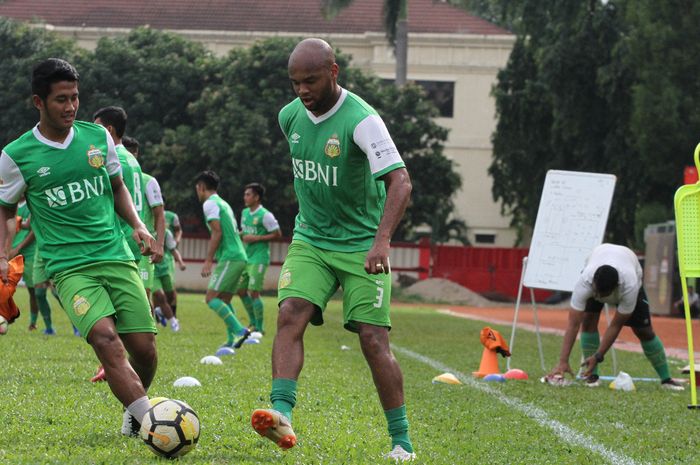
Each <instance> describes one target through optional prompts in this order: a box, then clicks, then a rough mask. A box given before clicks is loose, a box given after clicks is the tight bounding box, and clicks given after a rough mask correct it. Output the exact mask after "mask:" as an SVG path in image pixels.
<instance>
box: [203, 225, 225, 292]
mask: <svg viewBox="0 0 700 465" xmlns="http://www.w3.org/2000/svg"><path fill="white" fill-rule="evenodd" d="M209 227H210V228H211V237H210V238H209V247H208V248H207V258H206V260H204V266H203V267H202V277H203V278H208V277H209V276H210V275H211V269H212V268H213V266H214V256H215V255H216V250H217V249H218V248H219V244H220V243H221V236H222V232H221V222H219V220H211V221H209Z"/></svg>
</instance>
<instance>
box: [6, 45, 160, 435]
mask: <svg viewBox="0 0 700 465" xmlns="http://www.w3.org/2000/svg"><path fill="white" fill-rule="evenodd" d="M78 80H79V76H78V73H77V71H76V70H75V68H74V67H73V66H72V65H71V64H70V63H68V62H66V61H64V60H60V59H56V58H50V59H47V60H44V61H42V62H41V63H39V64H38V65H37V66H36V67H35V68H34V69H33V71H32V102H33V104H34V106H35V107H36V108H37V110H38V111H39V123H38V124H37V125H36V126H35V127H34V128H32V129H31V130H29V131H27V132H26V133H24V134H23V135H22V136H20V137H19V138H18V139H16V140H15V141H13V142H11V143H10V144H8V145H7V146H6V147H5V148H4V149H3V151H2V155H0V179H2V180H3V182H2V184H0V221H2V222H5V223H6V222H7V220H8V219H10V218H13V217H14V215H15V210H16V205H17V202H18V201H19V199H20V198H21V196H22V194H24V195H25V197H26V199H27V205H28V206H29V210H30V211H31V213H32V225H33V231H34V234H35V236H36V241H37V247H38V252H39V253H40V254H41V256H42V258H44V260H46V269H47V271H48V272H49V274H50V275H51V276H52V278H53V279H54V281H55V283H56V287H57V289H58V292H59V294H60V296H61V301H62V302H64V303H65V311H66V314H67V315H68V318H69V319H70V320H71V322H72V323H73V324H74V325H75V326H76V327H77V328H78V329H79V330H80V332H81V334H83V336H84V337H85V339H86V341H87V342H88V343H89V344H90V345H91V346H92V348H93V350H94V351H95V354H96V355H97V357H98V359H99V360H100V361H101V362H102V364H103V366H104V368H105V371H106V372H107V380H108V382H109V386H110V388H111V390H112V392H113V394H114V395H115V397H116V398H117V399H119V401H120V402H121V403H122V404H123V405H124V407H125V408H126V410H125V412H124V415H123V420H124V421H123V424H122V433H124V434H128V435H136V434H138V429H139V427H140V425H139V422H140V421H141V419H142V418H143V416H144V415H145V413H146V412H147V411H148V410H149V409H150V403H149V401H148V396H147V395H146V391H147V390H148V387H149V386H150V384H151V381H152V380H153V377H154V375H155V372H156V366H157V352H156V344H155V336H154V333H155V332H156V328H155V323H154V321H153V318H152V316H151V314H150V308H149V304H148V298H147V297H146V292H145V290H144V288H143V285H142V283H141V280H140V279H139V276H138V273H137V269H136V266H135V265H134V256H133V254H132V253H131V251H130V250H129V248H128V247H127V246H126V241H125V239H124V234H123V232H122V230H121V227H120V225H119V223H118V221H117V217H116V215H115V212H116V213H117V214H118V215H119V216H120V217H122V218H124V219H125V220H126V221H127V223H128V224H129V226H131V228H132V229H133V233H132V237H133V239H134V240H135V241H136V243H139V244H141V252H142V253H144V254H148V253H150V249H151V248H152V247H154V246H155V240H154V239H153V237H152V236H151V235H150V234H149V232H148V230H147V229H146V227H145V226H144V225H143V223H142V222H141V220H140V219H139V217H138V214H137V212H136V210H135V208H134V205H133V202H132V200H131V196H130V195H129V191H128V190H127V189H126V187H125V186H124V182H123V181H122V177H121V166H120V164H119V159H118V156H117V153H116V149H115V146H114V142H113V140H112V137H111V136H110V135H109V133H108V132H107V131H106V130H105V128H104V127H102V126H99V125H96V124H93V123H87V122H83V121H76V120H75V118H76V114H77V111H78V107H79V97H78ZM37 173H43V176H40V175H37ZM6 235H7V231H6V228H0V243H3V244H4V243H5V241H6V237H5V236H6ZM7 273H8V263H7V256H3V255H0V277H1V278H2V280H3V281H5V282H7ZM127 353H128V355H129V358H127V356H126V354H127Z"/></svg>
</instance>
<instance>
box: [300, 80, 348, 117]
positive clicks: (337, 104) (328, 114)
mask: <svg viewBox="0 0 700 465" xmlns="http://www.w3.org/2000/svg"><path fill="white" fill-rule="evenodd" d="M347 96H348V91H347V90H345V89H343V88H342V87H341V88H340V97H338V101H337V102H335V105H333V108H331V109H330V110H328V111H327V112H325V113H324V114H322V115H321V116H314V114H313V113H311V112H310V111H309V110H306V114H307V115H308V117H309V119H310V120H311V122H312V123H314V124H321V123H323V122H324V121H326V120H327V119H328V118H330V117H331V116H333V115H335V114H336V113H337V112H338V110H339V109H340V106H341V105H342V104H343V102H344V101H345V97H347Z"/></svg>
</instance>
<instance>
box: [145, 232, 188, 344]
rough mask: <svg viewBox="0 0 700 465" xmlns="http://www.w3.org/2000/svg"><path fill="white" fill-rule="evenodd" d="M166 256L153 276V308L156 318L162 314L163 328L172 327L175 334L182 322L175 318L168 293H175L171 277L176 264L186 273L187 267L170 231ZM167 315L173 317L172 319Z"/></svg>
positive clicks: (166, 242) (157, 265)
mask: <svg viewBox="0 0 700 465" xmlns="http://www.w3.org/2000/svg"><path fill="white" fill-rule="evenodd" d="M164 246H165V247H164V249H165V255H164V256H163V260H161V261H160V263H156V265H155V270H154V274H153V289H152V294H153V306H154V307H155V311H156V317H157V316H158V314H159V313H160V314H161V315H162V318H163V323H162V324H163V326H167V325H168V324H169V325H170V329H172V330H173V331H174V332H178V331H180V322H179V321H178V319H177V318H176V317H175V315H174V312H173V310H172V308H171V307H170V304H169V303H168V298H167V293H168V292H172V291H173V281H172V279H171V276H172V275H173V274H174V268H175V262H177V264H178V266H179V267H180V270H181V271H185V270H186V269H187V267H186V266H185V262H183V261H182V256H181V255H180V252H179V251H178V250H177V243H176V242H175V237H174V236H173V233H171V232H170V230H169V229H166V230H165V244H164ZM167 315H171V316H170V318H168V317H167Z"/></svg>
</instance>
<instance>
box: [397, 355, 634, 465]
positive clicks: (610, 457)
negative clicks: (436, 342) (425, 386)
mask: <svg viewBox="0 0 700 465" xmlns="http://www.w3.org/2000/svg"><path fill="white" fill-rule="evenodd" d="M391 348H392V349H393V350H395V351H396V352H399V353H401V354H403V355H406V356H408V357H411V358H412V359H414V360H417V361H419V362H422V363H424V364H426V365H428V366H430V367H432V368H434V369H436V370H438V371H441V372H450V373H453V374H454V375H455V376H457V378H459V380H460V381H462V382H463V383H464V384H466V385H467V386H469V387H471V388H474V389H478V390H480V391H483V392H485V393H487V394H489V395H491V396H493V397H495V398H496V400H498V401H499V402H502V403H504V404H506V405H507V406H509V407H512V408H515V409H516V410H518V411H520V412H521V413H523V414H525V415H526V416H528V417H530V418H532V419H533V420H535V421H536V422H537V423H539V424H540V426H544V427H546V428H549V429H550V430H552V431H553V432H554V434H556V435H557V436H559V437H560V438H561V439H563V440H564V441H565V442H567V443H569V444H572V445H575V446H579V447H583V448H584V449H588V450H590V451H591V452H594V453H596V454H598V455H600V456H601V457H603V458H604V459H606V460H607V461H608V462H610V463H612V464H614V465H637V464H638V463H639V462H635V461H634V460H632V459H631V458H630V457H627V456H626V455H624V454H620V453H618V452H615V451H613V450H610V449H609V448H607V447H605V446H604V445H602V444H599V443H597V442H596V441H595V439H594V438H592V437H590V436H587V435H585V434H582V433H579V432H578V431H576V430H574V429H572V428H570V427H568V426H566V425H565V424H563V423H560V422H558V421H557V420H553V419H551V418H549V416H548V415H547V412H545V411H544V410H542V409H541V408H539V407H537V406H535V405H533V404H530V403H527V402H523V401H522V400H520V399H517V398H515V397H509V396H507V395H505V394H503V393H502V392H501V391H499V390H498V389H494V388H493V387H491V386H489V385H487V384H485V383H482V382H478V381H476V380H474V379H473V378H472V377H471V376H467V375H465V374H464V373H461V372H459V371H457V370H455V369H453V368H450V367H448V366H447V365H445V364H443V363H441V362H439V361H437V360H433V359H432V358H429V357H426V356H425V355H422V354H419V353H418V352H414V351H412V350H410V349H405V348H403V347H399V346H397V345H394V344H392V345H391Z"/></svg>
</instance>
